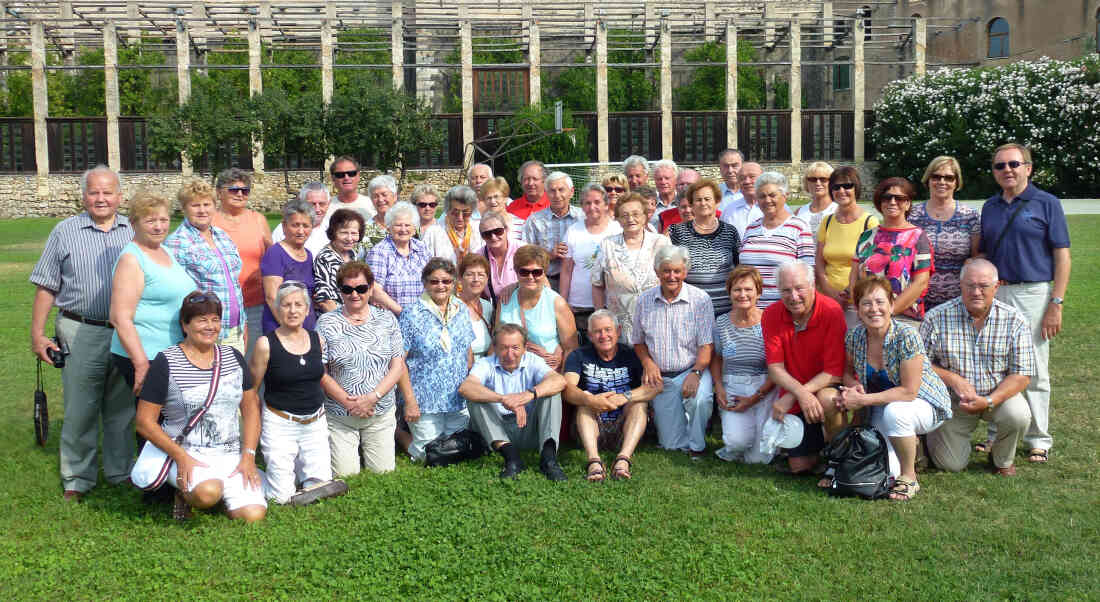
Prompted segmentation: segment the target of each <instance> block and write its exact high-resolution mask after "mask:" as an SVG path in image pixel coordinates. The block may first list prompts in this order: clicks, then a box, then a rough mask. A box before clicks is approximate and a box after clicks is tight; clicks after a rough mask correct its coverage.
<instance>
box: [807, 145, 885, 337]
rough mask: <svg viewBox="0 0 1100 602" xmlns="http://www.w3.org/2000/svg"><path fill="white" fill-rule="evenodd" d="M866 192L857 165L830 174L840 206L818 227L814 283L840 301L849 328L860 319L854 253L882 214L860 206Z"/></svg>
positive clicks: (844, 167)
mask: <svg viewBox="0 0 1100 602" xmlns="http://www.w3.org/2000/svg"><path fill="white" fill-rule="evenodd" d="M862 192H863V190H862V185H861V184H860V179H859V171H857V170H856V168H854V167H849V166H843V167H838V168H837V169H836V170H835V171H834V172H833V173H832V175H830V176H829V194H830V195H831V196H832V199H833V203H834V205H835V206H836V209H835V210H834V211H833V214H832V215H828V216H826V217H825V219H824V221H822V223H821V227H820V228H818V230H817V236H816V239H817V248H816V252H815V255H814V283H815V284H816V287H817V290H819V291H821V294H823V295H825V296H826V297H829V298H830V299H832V300H833V301H836V302H837V303H839V304H840V307H841V308H842V309H843V310H844V319H845V322H847V326H848V328H851V327H853V326H855V325H856V324H857V323H858V322H859V319H858V318H857V317H856V312H855V308H854V307H852V299H851V289H849V288H848V286H849V285H850V278H849V276H850V275H851V272H852V253H853V252H855V248H856V243H857V242H858V241H859V236H860V235H861V234H863V232H865V231H866V230H869V229H871V228H874V227H875V226H877V225H878V217H877V216H874V215H871V214H870V213H868V212H866V211H864V210H863V208H862V207H860V206H859V203H858V201H859V196H860V194H861V193H862Z"/></svg>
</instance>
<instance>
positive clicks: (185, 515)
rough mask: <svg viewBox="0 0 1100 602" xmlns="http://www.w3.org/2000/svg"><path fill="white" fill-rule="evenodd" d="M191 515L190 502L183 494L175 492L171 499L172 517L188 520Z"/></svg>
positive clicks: (178, 519) (181, 520)
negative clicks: (173, 497)
mask: <svg viewBox="0 0 1100 602" xmlns="http://www.w3.org/2000/svg"><path fill="white" fill-rule="evenodd" d="M192 516H193V514H192V512H191V504H189V503H188V502H187V500H185V499H183V494H182V493H180V492H179V491H177V492H176V497H175V499H174V500H172V518H174V519H175V520H177V521H180V522H183V521H186V520H190V519H191V517H192Z"/></svg>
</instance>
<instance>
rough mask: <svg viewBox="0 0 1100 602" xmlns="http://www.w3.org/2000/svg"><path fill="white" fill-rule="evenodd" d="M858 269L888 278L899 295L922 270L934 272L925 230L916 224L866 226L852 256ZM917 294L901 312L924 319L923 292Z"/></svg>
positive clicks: (914, 317) (910, 316)
mask: <svg viewBox="0 0 1100 602" xmlns="http://www.w3.org/2000/svg"><path fill="white" fill-rule="evenodd" d="M852 261H853V263H854V264H855V266H854V267H855V268H856V269H859V270H861V272H860V273H863V272H866V273H867V274H878V275H880V276H884V277H885V278H886V279H887V280H889V281H890V287H891V288H893V289H894V294H895V295H900V294H901V292H902V291H903V290H905V287H907V286H909V283H910V282H911V281H912V280H913V277H914V276H916V275H917V274H920V273H921V272H933V271H935V270H934V266H933V265H932V243H931V242H929V240H928V236H927V235H925V233H924V230H921V229H920V228H917V227H915V226H910V227H908V228H887V227H886V226H878V227H876V228H871V229H870V230H867V231H866V232H864V233H863V234H862V235H860V237H859V242H858V243H857V244H856V254H855V257H854V258H853V259H852ZM926 293H927V289H926V290H924V291H921V294H920V297H918V298H917V300H916V302H915V303H913V305H912V307H909V308H908V309H906V310H905V312H904V313H903V315H904V316H905V317H907V318H910V319H913V320H922V319H924V295H925V294H926Z"/></svg>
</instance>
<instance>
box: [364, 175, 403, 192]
mask: <svg viewBox="0 0 1100 602" xmlns="http://www.w3.org/2000/svg"><path fill="white" fill-rule="evenodd" d="M383 186H384V187H386V188H389V189H390V192H392V193H393V195H394V196H397V180H395V179H393V176H389V175H386V174H382V175H380V176H374V177H373V178H371V180H370V183H369V184H367V194H368V195H371V194H374V190H375V189H376V188H381V187H383Z"/></svg>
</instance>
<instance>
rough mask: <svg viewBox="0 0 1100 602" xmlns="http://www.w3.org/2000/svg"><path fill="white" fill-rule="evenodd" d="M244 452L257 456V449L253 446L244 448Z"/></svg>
mask: <svg viewBox="0 0 1100 602" xmlns="http://www.w3.org/2000/svg"><path fill="white" fill-rule="evenodd" d="M244 453H246V454H252V455H253V456H255V455H256V450H255V449H254V448H251V447H246V448H244Z"/></svg>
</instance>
